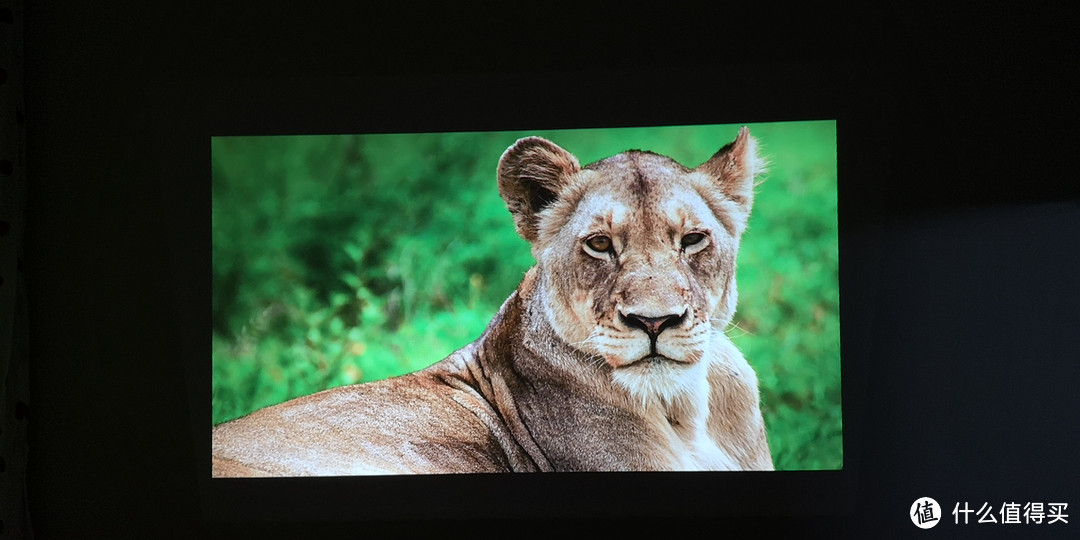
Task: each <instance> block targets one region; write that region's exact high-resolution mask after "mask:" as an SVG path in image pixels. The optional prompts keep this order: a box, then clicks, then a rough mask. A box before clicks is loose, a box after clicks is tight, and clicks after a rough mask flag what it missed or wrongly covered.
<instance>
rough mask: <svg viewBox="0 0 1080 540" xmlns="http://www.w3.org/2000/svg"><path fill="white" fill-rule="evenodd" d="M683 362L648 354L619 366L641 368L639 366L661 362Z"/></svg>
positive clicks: (660, 355)
mask: <svg viewBox="0 0 1080 540" xmlns="http://www.w3.org/2000/svg"><path fill="white" fill-rule="evenodd" d="M684 363H685V362H683V361H681V360H676V359H674V358H671V357H668V356H664V355H662V354H650V355H647V356H643V357H641V358H639V359H637V360H634V361H633V362H629V363H626V364H623V365H621V366H619V367H620V368H628V367H639V368H641V367H646V366H653V365H661V364H684Z"/></svg>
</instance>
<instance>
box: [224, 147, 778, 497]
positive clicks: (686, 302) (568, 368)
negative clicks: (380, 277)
mask: <svg viewBox="0 0 1080 540" xmlns="http://www.w3.org/2000/svg"><path fill="white" fill-rule="evenodd" d="M756 148H757V145H756V142H755V140H754V139H753V138H752V137H751V136H750V133H749V130H748V129H747V128H745V127H744V128H742V129H741V130H740V131H739V134H738V136H737V137H736V139H735V140H734V142H732V143H731V144H728V145H727V146H724V147H723V148H722V149H721V150H720V151H719V152H717V153H716V154H715V155H714V156H713V157H712V158H710V159H709V160H708V161H706V162H705V163H704V164H702V165H701V166H699V167H697V168H695V169H688V168H686V167H684V166H682V165H680V164H678V163H676V162H675V161H673V160H672V159H670V158H667V157H664V156H661V155H657V154H653V153H650V152H642V151H628V152H624V153H621V154H618V155H616V156H613V157H610V158H607V159H604V160H602V161H599V162H597V163H593V164H592V165H589V166H587V167H584V168H583V167H581V166H580V164H579V163H578V160H577V158H575V157H574V156H573V155H571V154H570V153H569V152H567V151H566V150H563V149H562V148H560V147H559V146H557V145H555V144H554V143H552V142H550V141H548V140H545V139H542V138H539V137H528V138H524V139H521V140H519V141H517V142H516V143H514V145H513V146H511V147H510V148H509V149H507V150H506V152H505V153H504V154H503V156H502V159H501V160H500V162H499V167H498V182H499V192H500V194H501V195H502V197H503V200H504V201H506V205H507V207H508V208H509V210H510V212H511V213H512V214H513V217H514V223H515V225H516V228H517V232H518V234H520V235H521V237H522V238H524V239H525V240H527V241H529V242H530V243H531V245H532V253H533V256H534V257H535V259H536V261H537V264H536V266H534V267H533V268H532V269H530V270H529V271H528V272H527V273H526V274H525V277H524V279H523V280H522V282H521V285H520V286H519V287H518V289H517V291H515V292H514V293H513V294H511V295H510V298H509V299H507V300H506V302H505V303H504V304H503V306H502V308H501V309H500V310H499V312H498V314H497V315H495V318H494V319H493V320H492V321H491V324H490V325H489V326H488V328H487V330H485V331H484V333H483V335H481V336H480V338H479V339H477V340H476V341H475V342H473V343H471V344H469V345H467V346H465V347H464V348H462V349H461V350H458V351H457V352H455V353H453V354H451V355H450V356H449V357H447V358H445V359H444V360H442V361H441V362H439V363H437V364H435V365H433V366H431V367H429V368H427V369H424V370H421V371H419V372H416V373H412V374H409V375H404V376H402V377H397V378H394V379H390V380H385V381H378V382H372V383H367V384H359V385H353V386H345V387H341V388H335V389H332V390H327V391H324V392H320V393H317V394H313V395H310V396H306V397H301V398H298V399H294V400H292V401H289V402H286V403H283V404H280V405H276V406H273V407H269V408H266V409H262V410H260V411H256V412H254V413H252V414H250V415H248V416H246V417H243V418H240V419H237V420H234V421H231V422H227V423H224V424H222V425H219V426H217V427H216V428H214V432H213V474H214V476H305V475H354V474H399V473H455V472H460V473H481V472H509V471H515V472H517V471H661V470H744V469H758V470H761V469H772V467H773V465H772V458H771V456H770V453H769V445H768V442H767V441H766V437H765V426H764V423H763V421H762V417H761V411H760V409H759V406H758V387H757V377H756V375H755V374H754V371H753V369H751V367H750V366H749V365H748V364H747V363H746V360H744V359H743V357H742V355H741V354H740V353H739V351H738V350H737V349H736V348H735V346H734V345H733V344H732V343H731V342H730V341H729V340H728V338H727V337H726V336H725V335H724V329H725V328H726V327H727V325H728V324H729V323H730V322H731V318H732V315H733V313H734V311H735V302H736V290H735V255H736V253H737V252H738V248H739V239H740V237H741V235H742V233H743V230H744V229H745V228H746V221H747V217H748V215H749V213H750V206H751V202H752V199H753V187H754V177H755V175H756V174H758V173H759V172H760V170H761V160H760V158H759V157H758V155H757V149H756Z"/></svg>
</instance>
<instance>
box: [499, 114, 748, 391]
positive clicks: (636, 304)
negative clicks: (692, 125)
mask: <svg viewBox="0 0 1080 540" xmlns="http://www.w3.org/2000/svg"><path fill="white" fill-rule="evenodd" d="M756 146H757V145H756V142H755V140H754V139H753V138H752V137H751V136H750V134H749V130H747V129H746V128H745V127H744V128H742V129H741V130H740V131H739V134H738V136H737V137H736V139H735V141H733V142H732V143H731V144H728V145H727V146H725V147H723V148H722V149H720V151H719V152H717V153H716V154H715V155H714V156H713V157H712V158H710V159H709V160H708V161H706V162H705V163H703V164H702V165H700V166H698V167H696V168H694V169H690V168H687V167H684V166H683V165H680V164H679V163H677V162H675V161H674V160H672V159H670V158H668V157H665V156H661V155H657V154H653V153H650V152H642V151H636V150H635V151H628V152H624V153H621V154H618V155H615V156H613V157H610V158H607V159H604V160H601V161H598V162H596V163H593V164H591V165H589V166H586V167H581V166H580V164H579V163H578V160H577V158H575V157H574V156H573V155H572V154H570V153H569V152H567V151H566V150H564V149H562V148H560V147H559V146H557V145H556V144H554V143H552V142H550V141H548V140H545V139H542V138H539V137H528V138H525V139H521V140H519V141H517V142H516V143H515V144H514V145H513V146H511V147H510V148H509V149H507V151H506V153H504V154H503V156H502V159H501V161H500V163H499V174H498V176H499V191H500V193H501V194H502V197H503V199H504V200H505V201H506V204H507V207H508V208H509V209H510V211H511V213H512V214H513V216H514V221H515V224H516V227H517V231H518V233H519V234H520V235H521V236H522V237H523V238H524V239H526V240H528V241H529V242H530V243H531V244H532V251H533V255H534V257H535V258H536V260H537V267H538V270H539V276H540V286H541V288H542V289H541V290H542V293H541V294H542V301H543V303H544V306H543V307H544V310H543V311H544V313H545V315H546V318H547V322H548V323H550V325H551V326H552V328H554V330H555V332H556V333H557V334H558V335H559V337H560V338H562V339H563V340H564V341H566V342H567V343H568V344H570V345H571V346H572V347H574V348H576V349H577V350H579V351H581V352H584V353H586V355H588V356H589V357H592V358H595V359H598V360H599V359H602V360H603V362H604V363H606V364H607V366H610V368H611V370H612V374H613V378H614V380H615V382H616V383H619V384H621V385H622V386H624V387H626V388H627V389H628V390H630V391H631V393H632V394H637V395H644V394H653V395H656V394H659V395H660V396H661V397H669V396H670V395H672V394H673V393H677V392H678V391H679V390H680V387H681V386H683V385H686V384H692V381H696V380H699V379H702V378H701V377H695V376H693V374H694V373H700V371H699V370H700V369H702V368H703V366H702V364H704V362H703V360H705V359H706V354H707V353H708V351H709V350H710V346H709V345H710V343H711V342H712V341H713V340H716V339H726V338H724V337H723V334H722V332H723V330H724V329H725V328H726V327H727V325H728V324H729V323H730V322H731V318H732V315H733V314H734V312H735V303H736V297H737V293H736V288H735V257H736V254H737V252H738V249H739V239H740V237H741V236H742V233H743V230H744V229H745V228H746V222H747V218H748V216H749V213H750V207H751V204H752V201H753V187H754V177H755V175H757V174H758V173H759V172H760V171H761V168H762V161H761V159H760V158H759V157H758V154H757V149H756Z"/></svg>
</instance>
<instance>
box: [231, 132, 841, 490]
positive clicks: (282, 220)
mask: <svg viewBox="0 0 1080 540" xmlns="http://www.w3.org/2000/svg"><path fill="white" fill-rule="evenodd" d="M737 128H738V126H678V127H661V128H626V129H604V130H559V131H530V132H487V133H460V134H438V133H436V134H391V135H345V136H337V135H334V136H292V137H225V138H215V139H213V141H212V164H213V188H212V189H213V210H212V212H213V218H212V219H213V272H214V276H213V279H214V281H213V283H214V286H213V422H214V423H215V424H217V423H220V422H224V421H227V420H230V419H233V418H236V417H239V416H242V415H245V414H247V413H250V412H252V411H254V410H256V409H259V408H261V407H265V406H268V405H272V404H276V403H279V402H282V401H285V400H288V399H291V398H294V397H298V396H301V395H306V394H310V393H313V392H316V391H320V390H324V389H327V388H332V387H335V386H340V385H344V384H352V383H357V382H367V381H372V380H378V379H382V378H386V377H391V376H395V375H400V374H403V373H407V372H410V371H415V370H417V369H421V368H423V367H426V366H427V365H430V364H432V363H434V362H436V361H438V360H440V359H442V358H443V357H445V356H446V355H448V354H449V353H451V352H453V351H454V350H455V349H457V348H459V347H461V346H463V345H465V344H467V343H468V342H470V341H472V340H474V339H476V338H477V337H478V336H479V335H480V334H481V332H482V331H483V329H484V328H485V327H486V325H487V323H488V321H489V320H490V318H491V317H492V316H493V315H494V314H495V312H496V311H497V310H498V307H499V306H500V305H501V303H502V302H503V300H505V299H506V297H507V296H508V295H509V294H510V293H511V292H512V291H513V290H514V289H515V288H516V287H517V285H518V283H519V281H520V280H521V277H522V276H523V274H524V273H525V271H526V270H527V269H528V268H529V267H530V266H532V264H533V259H532V256H531V254H530V252H529V246H528V244H527V243H526V242H525V241H524V240H522V239H521V238H519V237H518V236H517V234H516V233H515V232H514V226H513V220H512V219H511V217H510V214H509V212H507V210H506V207H505V205H504V203H503V201H502V200H501V199H500V198H499V194H498V189H497V187H496V182H495V169H496V166H497V164H498V160H499V157H500V156H501V155H502V152H503V151H504V150H505V149H506V148H507V147H508V146H510V145H511V144H513V142H514V141H515V140H517V139H518V138H520V137H523V136H527V135H540V136H543V137H546V138H549V139H551V140H553V141H555V142H556V143H557V144H559V145H560V146H562V147H564V148H566V149H567V150H569V151H570V152H572V153H574V154H575V155H576V156H577V157H578V159H579V160H580V161H581V163H582V164H587V163H591V162H593V161H596V160H599V159H602V158H605V157H607V156H610V155H613V154H616V153H619V152H622V151H624V150H627V149H642V150H651V151H654V152H657V153H660V154H665V155H668V156H671V157H672V158H673V159H675V160H676V161H679V162H680V163H683V164H684V165H687V166H690V167H693V166H696V165H698V164H700V163H701V162H703V161H705V160H706V159H708V158H709V157H710V156H711V155H712V154H713V153H715V152H716V150H718V149H719V148H720V147H721V146H723V145H724V144H726V143H728V142H730V141H731V140H732V139H734V137H735V134H736V132H737ZM750 130H751V133H752V134H753V135H754V136H755V137H757V138H758V140H759V142H760V143H761V149H762V152H763V154H764V155H765V156H766V157H767V159H768V160H769V163H770V167H769V172H768V174H766V175H765V176H764V181H763V182H762V183H761V184H760V185H759V186H758V188H757V196H756V200H755V204H754V210H753V213H752V216H751V219H750V225H749V228H748V230H747V232H746V234H745V236H744V237H743V242H742V248H741V251H740V253H739V265H738V276H737V279H738V287H739V309H738V313H737V314H736V316H735V322H734V324H733V326H732V328H731V329H729V330H728V335H730V336H731V338H732V339H733V340H734V341H735V343H736V345H738V346H739V348H740V349H741V350H742V351H743V353H744V354H745V356H746V357H747V359H748V361H749V362H750V364H751V365H752V366H753V367H754V369H755V370H756V371H757V373H758V376H759V378H760V381H761V393H762V410H763V412H764V415H765V423H766V426H767V429H768V435H769V441H770V445H771V446H772V451H773V458H774V461H775V463H776V467H777V469H787V470H792V469H796V470H798V469H803V470H805V469H838V468H841V467H842V464H843V455H842V452H843V445H842V421H841V406H840V405H841V403H840V326H839V290H838V272H837V268H838V251H837V223H836V124H835V122H832V121H818V122H788V123H769V124H757V125H750Z"/></svg>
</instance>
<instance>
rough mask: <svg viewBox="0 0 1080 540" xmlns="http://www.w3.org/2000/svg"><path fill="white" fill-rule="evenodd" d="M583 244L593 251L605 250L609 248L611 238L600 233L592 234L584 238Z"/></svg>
mask: <svg viewBox="0 0 1080 540" xmlns="http://www.w3.org/2000/svg"><path fill="white" fill-rule="evenodd" d="M585 245H587V246H589V249H592V250H594V251H599V252H605V251H608V250H610V249H611V238H608V237H606V236H602V235H601V236H594V237H592V238H590V239H588V240H586V241H585Z"/></svg>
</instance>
